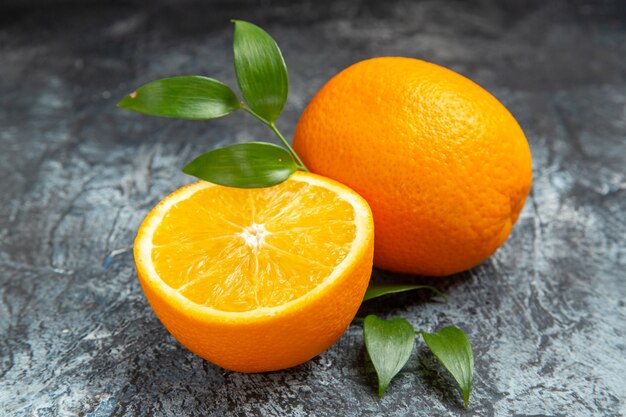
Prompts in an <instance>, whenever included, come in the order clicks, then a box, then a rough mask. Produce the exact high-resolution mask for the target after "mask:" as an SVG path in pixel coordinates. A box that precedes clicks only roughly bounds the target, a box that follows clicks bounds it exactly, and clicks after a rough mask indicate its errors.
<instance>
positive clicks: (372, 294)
mask: <svg viewBox="0 0 626 417" xmlns="http://www.w3.org/2000/svg"><path fill="white" fill-rule="evenodd" d="M422 289H424V290H430V291H432V292H434V293H435V294H437V295H438V296H440V297H442V298H444V299H446V300H447V297H446V296H445V295H444V294H443V293H442V292H441V291H439V290H438V289H437V288H434V287H430V286H428V285H397V284H370V286H369V287H367V291H366V292H365V296H364V297H363V301H367V300H371V299H372V298H377V297H381V296H383V295H387V294H395V293H398V292H404V291H411V290H422Z"/></svg>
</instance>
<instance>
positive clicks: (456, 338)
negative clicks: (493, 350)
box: [420, 326, 474, 407]
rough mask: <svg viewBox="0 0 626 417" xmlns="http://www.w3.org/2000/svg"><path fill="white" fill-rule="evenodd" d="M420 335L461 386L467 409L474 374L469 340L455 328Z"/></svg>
mask: <svg viewBox="0 0 626 417" xmlns="http://www.w3.org/2000/svg"><path fill="white" fill-rule="evenodd" d="M420 334H421V335H422V337H423V338H424V342H426V344H427V345H428V347H429V349H430V350H431V351H432V352H433V354H434V355H435V357H436V358H437V360H438V361H439V363H441V364H442V365H443V367H444V368H446V369H447V370H448V372H450V374H452V377H453V378H454V379H455V381H456V382H457V384H459V388H460V389H461V394H463V401H464V402H465V407H467V406H468V404H469V397H470V391H471V390H472V374H473V372H474V354H473V353H472V346H471V345H470V342H469V339H468V338H467V336H466V335H465V333H463V331H462V330H461V329H459V328H458V327H454V326H449V327H444V328H443V329H441V330H439V331H438V332H437V333H425V332H420Z"/></svg>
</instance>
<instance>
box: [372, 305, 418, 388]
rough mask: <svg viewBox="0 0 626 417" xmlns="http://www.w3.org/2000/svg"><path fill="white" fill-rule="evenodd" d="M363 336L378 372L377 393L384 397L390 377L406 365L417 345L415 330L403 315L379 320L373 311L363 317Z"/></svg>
mask: <svg viewBox="0 0 626 417" xmlns="http://www.w3.org/2000/svg"><path fill="white" fill-rule="evenodd" d="M363 337H364V339H365V347H366V349H367V353H368V354H369V357H370V359H371V360H372V363H373V364H374V368H375V369H376V374H378V396H379V397H382V396H383V394H384V393H385V390H386V389H387V387H388V386H389V382H391V379H392V378H393V377H394V376H396V374H397V373H398V372H400V370H401V369H402V368H403V367H404V365H405V364H406V362H407V361H408V360H409V357H410V356H411V352H412V351H413V346H415V330H414V329H413V326H411V324H409V322H408V321H406V320H405V319H402V318H397V319H391V320H380V319H379V318H378V317H376V316H374V315H369V316H367V317H365V320H364V321H363Z"/></svg>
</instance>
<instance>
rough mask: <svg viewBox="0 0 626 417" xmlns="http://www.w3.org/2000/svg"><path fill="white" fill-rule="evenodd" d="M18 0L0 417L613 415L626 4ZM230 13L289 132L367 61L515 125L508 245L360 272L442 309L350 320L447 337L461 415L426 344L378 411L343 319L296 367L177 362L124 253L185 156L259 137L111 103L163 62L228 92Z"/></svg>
mask: <svg viewBox="0 0 626 417" xmlns="http://www.w3.org/2000/svg"><path fill="white" fill-rule="evenodd" d="M17 3H19V2H15V1H11V2H9V3H8V4H9V5H11V6H10V7H9V6H8V5H7V6H5V8H4V9H2V6H0V16H2V17H1V18H0V106H1V109H2V110H1V111H0V127H1V128H0V149H1V151H0V178H2V181H1V183H0V195H2V205H1V207H0V284H1V286H0V295H1V298H0V300H1V302H0V415H11V416H13V415H15V416H26V415H29V416H30V415H36V416H53V415H75V414H78V415H89V416H108V415H116V416H119V415H139V416H181V415H188V416H207V415H208V416H225V415H236V416H244V415H267V416H304V415H310V416H339V415H341V416H378V415H389V416H433V415H442V416H444V415H475V416H478V415H480V416H490V415H498V416H510V415H517V416H522V415H551V416H565V415H567V416H592V415H594V416H596V415H597V416H600V415H602V416H618V415H622V416H623V415H625V414H626V398H625V396H626V359H625V357H626V324H625V323H626V307H625V300H626V288H625V285H624V281H625V278H626V276H625V272H624V271H625V270H626V251H625V247H624V239H625V236H626V216H625V215H624V209H626V198H625V196H626V195H625V189H626V173H625V168H624V166H625V165H626V146H625V142H626V139H625V137H626V59H625V58H624V57H625V56H626V11H625V10H624V9H625V6H624V5H623V4H624V3H623V2H620V1H615V2H603V3H598V4H595V5H594V4H591V3H586V2H582V1H578V2H571V4H572V5H570V6H568V5H567V4H566V3H564V2H546V3H548V5H543V3H544V2H539V1H536V2H528V1H527V2H519V3H515V2H505V3H501V2H498V3H496V2H493V4H490V3H489V2H487V1H480V2H470V3H467V2H451V1H445V2H435V1H432V2H420V3H414V2H408V1H407V2H391V3H389V2H387V3H385V4H383V2H380V3H377V2H368V1H362V2H349V1H347V0H345V1H339V2H333V3H332V4H328V5H325V6H324V5H322V6H315V5H314V3H313V2H305V3H302V4H301V5H295V3H294V5H291V4H290V2H287V1H285V2H284V3H279V4H269V3H267V2H264V3H263V5H262V6H261V5H259V6H256V7H251V6H245V5H244V4H243V3H241V2H239V3H236V4H232V3H230V5H228V4H229V3H226V2H224V3H223V4H221V5H220V4H218V3H215V4H214V5H213V6H211V5H208V4H205V5H203V6H200V7H196V6H193V5H192V4H190V3H184V4H183V5H182V6H181V5H180V3H179V5H176V3H175V2H164V3H162V4H163V5H161V6H156V5H154V4H153V3H150V4H152V5H151V6H149V7H146V8H144V9H140V8H139V7H138V6H121V5H120V4H119V3H118V4H117V6H115V7H105V6H103V5H102V3H100V2H91V3H92V6H90V7H87V6H80V4H81V3H78V2H75V3H71V4H70V5H64V4H63V3H62V2H61V3H60V4H56V5H48V6H40V7H38V8H32V9H31V8H29V7H26V6H19V4H17ZM31 3H32V2H31ZM40 3H41V2H40ZM43 3H44V4H45V2H43ZM57 3H59V2H57ZM146 4H148V3H146ZM231 17H240V18H245V19H250V20H253V21H255V22H257V23H259V24H261V25H263V26H264V27H265V28H266V29H268V30H269V31H270V32H271V33H272V34H273V35H274V36H275V38H276V39H277V40H278V42H279V44H280V45H281V46H282V48H283V51H284V54H285V56H286V60H287V64H288V66H289V69H290V74H291V94H290V98H289V102H288V104H287V109H286V111H285V114H284V116H283V117H282V119H281V121H280V126H281V128H283V131H284V132H285V133H287V134H291V133H292V132H293V128H294V126H295V123H296V121H297V117H298V115H299V113H300V112H301V111H302V109H303V108H304V106H305V104H306V102H307V101H308V100H309V99H310V97H311V96H312V95H313V93H314V92H315V91H316V90H317V89H318V88H319V87H320V86H321V85H322V84H323V83H324V81H325V80H327V79H328V78H329V77H330V76H331V75H333V74H334V73H336V72H337V71H338V70H340V69H341V68H343V67H346V66H347V65H349V64H350V63H353V62H355V61H357V60H360V59H363V58H366V57H371V56H379V55H404V56H413V57H420V58H423V59H426V60H431V61H434V62H437V63H440V64H443V65H445V66H449V67H451V68H453V69H455V70H457V71H459V72H461V73H462V74H465V75H467V76H469V77H470V78H472V79H474V80H475V81H477V82H478V83H480V84H482V85H483V86H485V87H486V88H487V89H489V90H490V91H492V92H493V93H494V94H495V95H496V96H497V97H498V98H500V99H501V100H502V101H503V102H504V103H505V104H506V105H507V106H508V107H509V109H510V110H511V111H512V112H513V113H514V114H515V115H516V117H517V118H518V120H519V121H520V123H521V125H522V126H523V128H524V130H525V132H526V133H527V136H528V139H529V141H530V145H531V148H532V152H533V161H534V184H533V188H532V192H531V196H530V198H529V200H528V202H527V204H526V207H525V208H524V211H523V213H522V215H521V217H520V219H519V222H518V224H517V226H516V227H515V230H514V231H513V233H512V235H511V237H510V239H509V240H508V241H507V242H506V244H505V245H504V246H503V247H502V248H501V249H500V250H499V251H498V252H497V253H496V254H495V256H493V257H492V258H491V259H490V260H488V261H487V262H485V263H484V264H483V265H481V266H479V267H477V268H475V269H473V270H471V271H469V272H467V273H464V274H460V275H459V276H456V277H452V278H448V279H442V280H438V281H437V280H428V279H423V278H418V277H392V278H385V277H383V275H382V274H381V273H376V274H375V277H374V279H376V280H379V281H382V280H385V279H387V280H393V281H404V282H426V283H429V282H434V283H435V285H437V286H438V287H439V288H440V289H442V290H444V291H445V292H446V294H447V295H448V297H449V299H450V300H449V302H448V303H442V302H438V301H437V300H436V299H432V298H430V296H429V294H426V293H424V294H421V293H416V294H410V295H400V296H397V297H389V298H387V299H381V300H379V301H372V302H370V303H369V304H368V306H367V307H366V308H364V309H363V310H362V311H361V313H360V314H361V315H364V314H367V313H377V314H379V315H382V316H388V317H391V316H398V315H401V316H404V317H406V318H407V319H408V320H409V321H410V322H411V323H412V324H413V325H415V326H416V327H418V328H421V329H425V330H434V329H438V328H440V327H442V326H444V325H446V324H449V323H454V324H457V325H459V326H460V327H462V328H463V329H465V330H466V331H467V332H468V334H469V336H470V338H471V340H472V342H473V345H474V351H475V354H476V370H475V387H474V391H473V397H472V400H471V407H470V409H469V410H468V411H464V409H463V407H462V403H461V400H460V396H459V395H458V394H457V392H455V390H454V386H453V385H452V384H451V383H450V381H449V380H448V379H447V378H446V377H445V376H444V375H443V373H442V372H441V371H440V370H439V368H438V367H437V366H436V365H435V363H434V360H433V357H432V356H431V355H430V354H428V353H427V352H426V351H425V350H424V348H423V344H421V343H420V344H419V346H421V347H420V348H419V349H418V350H417V351H416V353H415V354H414V357H413V358H412V359H411V360H410V362H409V364H408V366H407V367H406V369H405V370H404V371H403V372H402V373H401V374H400V375H399V377H398V378H397V379H396V380H395V381H394V382H393V383H392V385H391V387H390V389H389V392H388V394H387V396H385V398H384V399H383V400H382V401H379V400H378V399H377V398H376V395H375V391H374V385H375V376H374V373H373V370H372V368H371V366H370V365H369V363H368V362H367V361H366V359H365V355H364V351H363V347H362V346H363V342H362V337H361V330H360V327H359V326H358V325H353V326H351V327H350V328H349V330H348V331H347V333H346V334H345V335H344V336H343V338H342V339H341V340H340V341H339V342H338V343H337V344H336V345H335V346H333V347H332V348H331V349H330V350H328V351H327V352H325V353H323V354H322V355H320V356H319V357H317V358H315V359H313V360H312V361H310V362H308V363H306V364H304V365H302V366H299V367H297V368H295V369H291V370H287V371H283V372H275V373H271V374H257V375H244V374H237V373H231V372H226V371H224V370H222V369H219V368H218V367H216V366H213V365H211V364H209V363H207V362H205V361H203V360H202V359H200V358H198V357H196V356H194V355H193V354H191V353H190V352H188V351H186V350H185V349H184V348H182V347H181V346H180V345H179V344H178V343H177V342H176V341H175V340H174V339H173V338H172V337H170V336H169V335H168V333H167V332H166V331H165V330H164V328H163V327H162V326H161V325H160V323H159V322H158V320H157V319H156V317H155V316H154V314H153V313H152V311H151V310H150V308H149V306H148V304H147V302H146V300H145V298H144V297H143V295H142V292H141V289H140V287H139V283H138V281H137V278H136V276H135V269H134V266H133V259H132V254H131V252H130V251H129V247H130V245H131V243H132V239H133V237H134V233H135V231H136V230H137V227H138V225H139V223H140V221H141V219H142V217H143V216H144V215H145V214H146V212H147V211H148V210H149V209H150V208H151V207H152V206H153V205H154V204H155V203H156V202H157V201H158V200H159V199H160V198H162V197H163V196H164V195H166V194H167V193H169V192H170V191H172V190H174V189H175V188H177V187H179V186H180V185H182V184H184V183H186V182H189V181H190V178H187V177H185V176H184V175H183V174H181V173H180V168H181V167H182V166H183V164H184V163H185V162H187V161H188V160H190V158H191V157H193V156H195V155H197V154H198V153H200V152H202V151H205V150H207V149H208V148H210V147H211V146H216V145H224V144H226V143H230V142H236V141H245V140H248V139H269V140H272V135H271V132H269V131H268V130H266V129H264V128H263V127H262V126H259V124H258V123H257V122H256V121H255V120H253V119H252V118H251V117H249V116H247V115H244V114H241V115H234V116H232V117H230V118H228V119H224V120H219V121H215V122H183V121H173V120H161V119H154V118H147V117H142V116H139V115H136V114H132V113H129V112H124V111H121V110H118V109H116V108H115V106H114V105H115V102H116V100H117V99H119V98H120V97H122V96H123V95H124V94H125V93H127V92H129V91H132V89H133V88H134V87H136V86H138V85H140V84H142V83H144V82H147V81H149V80H153V79H156V78H160V77H163V76H167V75H179V74H195V73H199V74H207V75H211V76H213V77H216V78H218V79H221V80H223V81H226V82H227V83H229V84H231V85H235V83H234V79H233V72H232V67H231V63H230V59H231V52H230V42H231V30H232V29H231V27H230V26H229V24H228V23H227V19H228V18H231ZM105 261H106V262H105Z"/></svg>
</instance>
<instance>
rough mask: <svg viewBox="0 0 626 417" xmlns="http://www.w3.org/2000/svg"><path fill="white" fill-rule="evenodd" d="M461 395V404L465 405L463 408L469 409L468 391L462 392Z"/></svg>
mask: <svg viewBox="0 0 626 417" xmlns="http://www.w3.org/2000/svg"><path fill="white" fill-rule="evenodd" d="M462 394H463V402H464V403H465V408H469V399H470V391H469V390H463V391H462Z"/></svg>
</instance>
